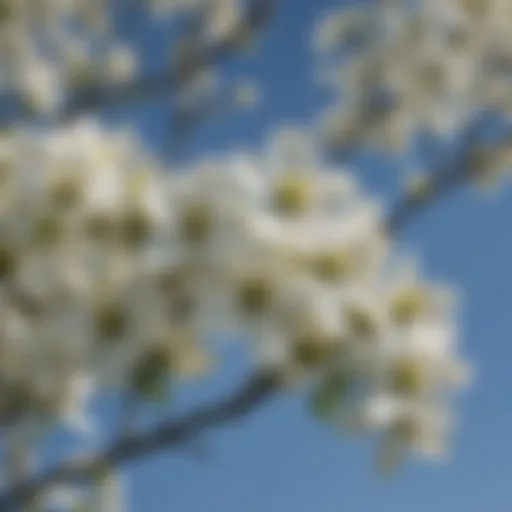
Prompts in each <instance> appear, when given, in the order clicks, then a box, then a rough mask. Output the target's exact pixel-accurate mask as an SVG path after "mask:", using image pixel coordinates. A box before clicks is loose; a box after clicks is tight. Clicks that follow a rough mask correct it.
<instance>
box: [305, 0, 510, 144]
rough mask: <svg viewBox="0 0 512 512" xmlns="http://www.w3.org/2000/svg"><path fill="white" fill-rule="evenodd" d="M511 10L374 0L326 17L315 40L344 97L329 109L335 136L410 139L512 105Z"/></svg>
mask: <svg viewBox="0 0 512 512" xmlns="http://www.w3.org/2000/svg"><path fill="white" fill-rule="evenodd" d="M511 19H512V9H511V6H510V2H507V1H501V0H449V1H446V0H434V1H431V0H412V1H409V0H377V1H376V2H371V3H367V2H364V3H357V4H355V5H350V6H344V7H342V8H340V10H339V11H338V12H335V13H333V14H331V15H329V16H328V17H326V18H325V20H324V21H323V22H322V24H321V25H320V27H319V29H318V30H317V32H316V35H315V48H316V49H317V50H318V51H319V52H321V54H322V55H323V56H324V58H323V59H322V62H323V64H324V65H325V67H326V68H327V72H326V73H324V74H325V80H326V81H327V83H328V84H329V87H330V88H332V89H333V90H334V91H335V94H336V96H337V97H338V98H339V105H338V107H335V108H332V109H330V110H329V112H328V114H327V115H326V117H325V119H324V125H325V130H326V136H327V138H328V139H329V141H330V143H331V144H332V145H333V146H336V147H340V146H346V145H348V146H350V145H352V144H358V143H360V142H362V141H368V140H369V141H370V142H372V143H375V144H377V145H380V146H384V147H386V148H392V149H404V148H405V147H407V144H408V143H409V142H410V141H411V137H410V136H411V135H414V134H415V133H417V132H418V130H423V129H428V130H429V131H431V132H433V133H436V134H441V135H446V134H453V133H456V132H457V130H459V129H460V127H461V126H464V123H465V122H467V120H468V119H471V118H472V116H474V115H475V113H478V112H481V111H485V110H494V111H498V112H500V113H502V114H505V115H509V114H510V112H511V105H512V103H511V95H510V87H509V83H510V77H511V66H510V64H511V56H512V39H511V37H510V30H509V29H508V27H509V26H510V21H511Z"/></svg>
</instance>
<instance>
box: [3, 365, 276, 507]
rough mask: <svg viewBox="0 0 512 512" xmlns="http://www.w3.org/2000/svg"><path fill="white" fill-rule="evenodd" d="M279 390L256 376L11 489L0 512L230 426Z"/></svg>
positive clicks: (269, 380)
mask: <svg viewBox="0 0 512 512" xmlns="http://www.w3.org/2000/svg"><path fill="white" fill-rule="evenodd" d="M277 389H278V385H277V381H276V379H275V378H273V377H271V376H268V375H259V376H256V377H253V378H251V379H249V380H248V382H247V383H246V384H245V385H244V386H243V387H242V388H240V389H239V390H237V391H236V392H235V393H233V394H232V395H230V396H228V397H227V398H225V399H223V400H221V401H219V402H215V403H212V404H209V405H206V406H202V407H199V408H198V409H197V410H195V411H193V412H191V413H189V414H188V415H186V416H185V417H184V418H182V419H177V420H174V419H173V420H170V421H167V422H164V423H162V424H161V425H159V426H157V427H156V428H155V429H153V430H150V431H149V432H146V433H142V434H139V435H136V436H133V437H130V438H125V439H122V440H120V441H118V442H117V443H115V444H114V445H113V446H112V447H110V448H108V449H107V450H106V451H104V452H101V453H99V454H94V455H92V456H90V457H87V458H85V459H82V460H78V461H71V462H64V463H63V464H62V465H60V466H57V467H56V468H54V469H52V470H50V471H48V472H46V473H44V474H42V475H41V476H39V477H36V478H34V479H32V480H28V481H25V482H22V483H20V484H18V485H16V486H14V487H12V488H10V489H8V490H7V491H6V492H5V493H4V494H3V495H0V511H1V512H9V511H14V510H17V507H19V506H20V504H22V503H27V502H30V501H31V500H34V499H36V498H38V497H39V496H41V494H42V493H44V491H47V490H48V489H49V488H51V487H52V486H54V485H58V484H81V483H87V481H90V480H91V479H94V478H95V477H96V476H98V475H100V474H101V473H102V472H103V471H104V470H105V469H108V468H111V467H116V466H119V465H120V464H122V463H125V462H129V461H131V460H134V459H139V458H141V457H147V456H149V455H151V454H153V453H155V452H157V451H159V450H162V449H171V448H173V447H176V446H179V445H182V444H183V443H184V442H186V441H189V440H191V439H193V438H194V437H196V436H197V435H198V434H200V433H201V431H203V430H204V429H207V428H213V427H217V426H221V425H224V424H226V423H230V422H232V421H235V420H238V419H240V418H241V417H243V416H244V415H246V414H248V413H249V412H252V411H253V410H254V409H255V408H256V407H257V406H258V405H260V404H261V403H262V402H264V401H265V400H266V399H268V398H270V397H271V396H272V395H273V394H274V392H275V391H276V390H277Z"/></svg>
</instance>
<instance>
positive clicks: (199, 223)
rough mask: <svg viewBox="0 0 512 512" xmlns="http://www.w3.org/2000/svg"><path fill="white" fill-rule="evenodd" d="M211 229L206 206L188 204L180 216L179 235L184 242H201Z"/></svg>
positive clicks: (210, 219) (210, 218) (210, 220)
mask: <svg viewBox="0 0 512 512" xmlns="http://www.w3.org/2000/svg"><path fill="white" fill-rule="evenodd" d="M211 229H212V217H211V215H210V213H209V212H208V210H207V208H205V207H203V206H201V205H190V206H188V208H186V209H185V211H184V212H183V216H182V218H181V235H182V237H183V239H184V240H185V241H186V242H189V243H201V242H203V241H204V240H205V239H206V237H207V236H208V235H209V233H210V231H211Z"/></svg>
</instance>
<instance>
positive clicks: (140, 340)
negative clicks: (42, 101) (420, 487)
mask: <svg viewBox="0 0 512 512" xmlns="http://www.w3.org/2000/svg"><path fill="white" fill-rule="evenodd" d="M0 174H1V187H0V204H1V206H2V218H1V221H0V229H1V237H0V242H1V243H0V300H1V303H2V304H1V314H2V322H1V329H2V336H1V337H0V339H1V345H0V351H1V355H0V373H1V378H2V383H1V386H2V393H1V398H0V425H2V426H7V425H21V424H24V423H30V424H33V423H36V424H39V423H48V422H55V421H60V420H62V419H64V420H66V419H68V420H72V421H75V422H76V421H77V420H78V421H79V422H83V421H84V418H85V411H86V399H87V398H89V397H90V396H91V393H92V395H93V396H94V394H95V393H98V392H101V391H102V390H104V389H105V388H106V387H109V386H116V387H121V388H123V389H130V390H132V391H134V392H136V393H137V394H138V395H139V396H140V397H142V398H151V397H153V396H154V395H155V393H159V392H161V391H162V390H163V389H165V387H166V382H167V381H168V379H169V378H173V379H182V378H186V377H187V376H193V375H201V374H202V373H203V372H205V371H208V370H210V369H212V368H213V367H214V366H213V363H214V360H215V350H214V347H215V343H214V342H213V341H214V340H218V339H219V338H221V339H233V340H239V341H240V342H242V343H244V344H246V346H247V348H248V352H249V353H250V354H252V356H253V359H254V361H255V366H256V368H257V369H261V370H263V371H269V372H275V374H276V375H278V376H279V378H280V381H281V382H282V384H283V385H284V386H287V385H297V384H298V383H307V384H308V385H313V386H315V389H316V392H315V396H314V399H313V402H314V406H315V409H316V410H317V412H319V413H320V414H321V415H322V416H323V417H326V418H329V419H332V420H333V421H335V422H341V424H343V425H346V426H350V427H354V426H355V425H356V424H357V426H358V427H360V428H364V429H366V428H369V429H371V428H376V429H378V430H383V431H384V432H385V433H386V436H385V438H386V440H388V441H391V440H392V441H393V443H394V444H393V446H394V447H395V448H396V447H399V448H400V450H401V449H402V448H405V447H410V448H413V449H416V450H419V451H422V452H424V453H428V454H437V453H439V452H441V451H442V447H443V446H442V445H443V440H444V434H445V432H446V427H447V426H448V413H449V410H448V409H447V405H448V404H447V403H446V400H445V398H446V397H447V395H448V394H449V393H450V391H451V390H452V389H453V388H455V387H456V386H457V385H458V384H460V382H461V380H462V378H463V374H464V371H463V370H464V365H463V364H462V363H461V362H460V360H459V358H458V355H457V352H456V325H455V322H456V318H455V311H454V309H453V308H454V300H453V297H452V294H451V293H450V292H449V290H447V289H445V288H444V287H439V286H434V285H431V284H429V283H424V282H423V281H422V279H421V278H420V276H419V275H418V272H417V271H416V270H415V268H414V267H411V266H410V265H409V264H408V263H407V261H406V260H404V259H397V260H396V261H395V259H396V257H395V256H393V253H392V251H391V250H390V247H389V243H388V241H387V240H386V237H385V235H384V234H383V229H382V218H381V217H382V215H381V208H380V207H379V205H378V204H377V203H376V202H375V200H374V199H372V198H370V197H368V196H367V195H365V194H364V193H363V191H362V190H361V189H360V188H359V187H358V186H357V184H356V183H355V182H354V180H353V179H352V178H351V177H350V176H349V174H347V172H345V171H343V170H339V169H330V168H328V167H326V165H324V164H323V163H322V162H321V161H319V159H318V157H317V154H316V152H315V150H314V147H313V146H312V144H311V143H310V142H309V141H308V137H307V136H304V134H302V133H300V132H296V131H292V130H283V131H282V132H280V133H279V134H276V135H275V137H274V138H273V140H272V143H271V144H270V145H269V148H268V150H267V151H266V152H265V153H264V154H263V155H254V154H245V155H241V154H240V155H234V156H232V157H230V158H222V159H219V160H209V161H208V162H207V163H204V164H202V165H199V166H198V167H197V169H194V170H187V171H186V172H172V173H169V172H164V171H163V170H162V169H159V167H158V165H157V164H155V162H153V161H152V160H151V159H150V157H149V156H147V155H146V153H145V152H144V151H143V149H142V148H141V146H140V144H139V143H138V141H137V139H136V138H135V137H134V136H133V135H131V134H130V133H128V132H117V133H108V132H105V130H104V129H102V128H101V127H100V126H99V124H97V123H95V122H92V121H82V122H80V123H76V124H75V125H74V126H72V127H68V128H66V129H63V130H60V131H55V132H45V133H44V134H40V133H37V132H29V131H25V130H20V131H13V132H11V133H9V134H7V135H3V136H2V139H1V141H0ZM393 261H395V263H394V264H392V263H393ZM347 420H348V423H349V424H350V425H349V424H348V423H347ZM79 424H80V423H79ZM385 444H386V446H387V445H388V444H389V443H385ZM396 453H397V451H396V450H395V449H393V454H396Z"/></svg>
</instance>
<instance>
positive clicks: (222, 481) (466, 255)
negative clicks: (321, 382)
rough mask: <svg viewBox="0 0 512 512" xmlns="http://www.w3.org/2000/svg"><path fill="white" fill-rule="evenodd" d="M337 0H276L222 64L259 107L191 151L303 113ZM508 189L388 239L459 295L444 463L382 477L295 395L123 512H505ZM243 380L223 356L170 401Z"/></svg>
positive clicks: (148, 127)
mask: <svg viewBox="0 0 512 512" xmlns="http://www.w3.org/2000/svg"><path fill="white" fill-rule="evenodd" d="M336 3H339V2H333V1H332V0H281V5H280V9H279V12H278V15H277V17H276V19H275V20H274V22H273V24H272V26H271V28H270V29H269V30H268V31H267V33H266V35H265V38H264V39H263V40H262V41H261V42H260V44H258V46H257V47H256V49H255V50H254V51H253V52H252V53H249V54H248V55H245V56H241V57H238V58H237V59H236V60H235V62H233V63H231V64H229V65H228V66H227V68H226V72H227V73H228V74H229V75H231V76H244V77H254V78H255V79H257V80H258V82H259V83H260V85H261V86H262V88H263V91H264V102H263V104H262V105H261V107H260V108H258V110H257V111H256V112H254V113H252V114H250V115H248V116H247V117H244V118H236V119H233V118H231V119H228V118H226V119H221V120H220V121H219V122H218V123H215V124H214V125H213V124H210V125H207V126H205V127H203V128H201V129H200V130H199V132H198V134H197V138H196V140H195V141H194V143H193V145H192V154H193V155H197V154H200V153H201V154H203V153H208V152H213V151H217V150H220V149H223V148H229V147H232V146H233V145H235V146H238V145H250V146H258V145H259V144H261V142H262V140H264V137H265V134H266V133H267V132H268V131H269V129H271V128H272V127H273V126H275V125H276V124H283V123H289V122H292V123H303V122H307V121H308V120H311V119H312V118H313V117H314V116H315V114H316V113H317V112H318V106H319V105H321V104H323V103H324V102H325V96H324V94H323V93H322V92H321V90H319V89H318V88H316V87H315V86H314V75H313V68H314V59H313V55H312V53H311V52H310V47H309V41H310V34H311V30H312V26H313V22H314V20H316V19H318V17H319V16H320V15H321V13H322V12H325V10H326V9H328V8H329V7H331V6H333V5H335V4H336ZM141 119H143V124H142V125H141V126H142V127H143V130H144V134H145V136H146V137H147V138H148V141H149V142H150V143H151V144H152V145H156V146H157V147H158V146H159V145H160V147H161V144H162V142H163V140H164V139H163V137H162V134H163V129H162V127H163V126H164V124H163V123H164V119H163V117H162V116H161V115H160V114H159V112H158V107H155V109H154V110H152V109H148V110H147V111H145V112H144V114H143V115H142V116H141ZM361 174H362V175H361V179H362V180H363V181H364V182H365V183H366V185H367V186H368V188H370V189H371V190H375V191H379V190H385V191H389V190H390V188H391V187H392V185H393V184H394V183H396V181H397V176H396V175H394V174H393V173H392V172H391V171H390V169H388V168H386V167H385V166H383V165H373V166H370V168H369V169H368V168H367V169H365V170H364V172H362V173H361ZM511 229H512V183H511V184H510V187H509V189H508V190H507V189H503V190H501V191H499V193H497V194H495V196H492V197H486V195H485V194H478V193H476V192H475V191H465V192H462V193H459V194H457V195H456V196H455V197H453V198H452V199H451V200H450V201H448V202H445V203H443V204H441V205H439V206H437V207H436V208H435V209H433V210H431V211H429V212H428V213H427V214H426V215H423V216H422V217H421V218H419V219H418V220H417V221H416V222H415V223H413V224H412V225H411V226H410V227H409V228H408V230H407V231H406V232H404V233H402V234H401V240H400V243H402V244H404V245H405V246H406V247H407V248H414V249H415V250H417V251H419V252H420V253H421V254H423V257H424V260H425V267H426V269H427V272H428V273H429V275H431V276H432V277H434V278H439V279H446V280H449V281H451V282H452V283H453V284H454V285H455V286H457V287H459V288H460V289H461V290H462V291H463V292H464V296H465V299H464V304H463V306H464V308H463V314H462V326H463V341H464V350H465V352H466V353H467V354H468V355H469V357H470V358H471V359H472V360H473V361H474V363H475V364H476V366H477V374H476V380H475V383H474V385H473V387H472V388H471V389H470V390H469V392H468V393H467V394H466V395H465V397H464V400H463V401H462V404H461V425H460V429H459V432H458V435H457V436H456V437H455V440H454V441H455V442H454V446H453V454H452V458H451V460H450V461H449V463H448V464H446V465H443V466H432V465H428V464H425V463H422V462H413V463H411V464H410V465H409V466H407V467H406V468H405V470H404V471H403V472H402V473H399V474H398V475H397V476H395V477H393V478H391V479H388V480H382V479H379V478H378V477H377V476H376V475H375V474H374V473H373V471H372V446H371V445H372V443H371V440H369V439H365V438H362V439H352V438H346V437H343V436H340V435H338V434H337V433H335V432H333V431H331V430H329V429H328V428H326V427H325V426H323V425H320V424H318V423H316V422H315V421H314V420H313V419H311V418H310V417H309V415H308V412H307V409H306V407H305V403H304V400H303V397H302V396H300V395H296V394H290V395H289V396H283V397H280V398H279V399H278V400H276V401H274V402H272V403H270V404H268V405H267V406H266V407H264V408H263V409H261V410H259V411H258V412H257V413H256V414H254V415H252V416H250V417H248V418H247V419H244V421H243V422H241V423H240V424H237V425H233V426H230V427H227V428H222V429H219V430H217V431H214V432H209V433H206V434H205V435H204V436H203V437H202V438H201V439H200V442H201V443H202V444H204V446H205V449H206V452H207V454H206V455H205V457H203V458H195V457H194V456H193V455H190V454H187V453H176V452H171V453H164V454H161V455H159V456H157V457H154V458H151V459H149V460H147V461H142V462H138V463H136V464H135V465H133V466H131V467H130V469H129V470H128V471H127V472H126V473H127V476H128V477H129V480H128V494H129V500H128V501H129V502H130V504H131V510H133V511H134V512H139V511H144V512H157V511H179V512H181V511H183V512H217V511H218V512H231V511H233V512H261V511H264V512H288V511H293V512H314V511H315V512H316V511H318V512H331V511H332V512H337V511H340V512H371V511H373V510H378V511H379V512H387V511H392V512H402V511H409V510H414V511H415V512H423V511H425V512H426V511H429V512H430V511H432V510H436V511H438V512H444V511H455V510H464V512H484V511H492V512H508V511H511V510H512V442H511V438H510V436H511V433H512V398H511V392H512V370H511V365H512V235H511ZM243 374H244V365H243V363H242V362H241V357H239V355H238V354H232V355H231V356H230V358H229V361H228V362H227V367H226V372H225V374H224V375H223V376H222V377H221V378H219V379H216V380H215V381H214V382H213V383H212V384H211V385H209V386H208V389H207V390H206V391H202V390H201V389H199V388H200V385H197V386H196V387H197V388H198V389H195V388H194V389H192V390H188V391H186V392H185V396H184V397H180V398H178V404H177V407H180V408H181V407H187V406H188V405H190V403H191V401H192V399H198V397H202V398H206V396H210V397H211V396H216V395H217V394H219V393H222V392H223V391H225V390H227V389H229V388H230V387H232V386H234V385H236V382H237V381H238V380H240V379H241V378H242V376H243Z"/></svg>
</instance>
